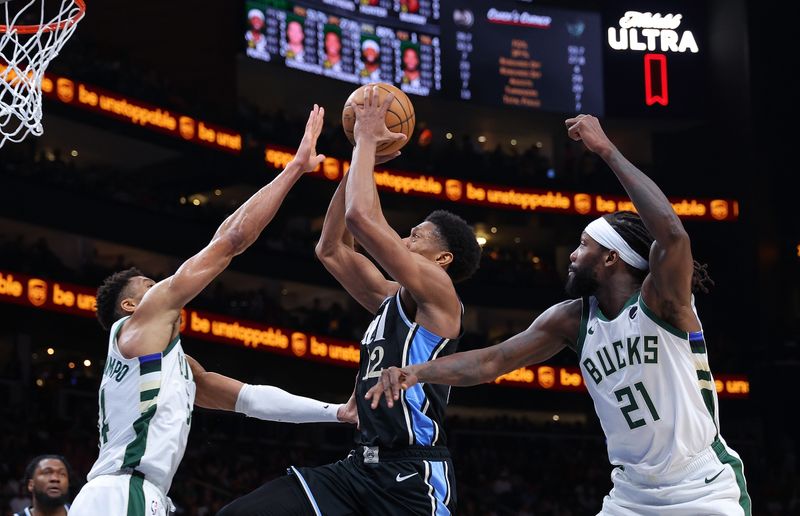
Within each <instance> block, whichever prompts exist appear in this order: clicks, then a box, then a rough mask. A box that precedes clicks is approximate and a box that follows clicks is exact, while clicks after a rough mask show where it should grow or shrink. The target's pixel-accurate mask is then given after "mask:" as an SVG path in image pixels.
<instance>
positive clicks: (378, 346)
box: [219, 87, 480, 516]
mask: <svg viewBox="0 0 800 516" xmlns="http://www.w3.org/2000/svg"><path fill="white" fill-rule="evenodd" d="M365 91H366V98H365V102H364V103H363V105H356V106H355V107H354V109H355V110H356V123H355V128H354V134H355V141H356V146H355V149H354V150H353V159H352V163H351V166H350V171H349V172H348V175H347V176H346V178H345V179H343V180H342V181H341V182H340V183H339V186H338V188H337V190H336V193H334V195H333V198H332V199H331V202H330V205H329V207H328V212H327V214H326V215H325V222H324V224H323V228H322V235H321V237H320V241H319V243H318V244H317V248H316V252H317V256H318V257H319V258H320V260H321V261H322V263H323V264H324V265H325V267H326V268H327V269H328V271H329V272H330V273H331V274H332V275H333V276H334V277H335V278H336V279H337V280H338V281H339V283H340V284H341V285H342V286H343V287H344V288H345V290H347V292H348V293H350V295H351V296H353V298H354V299H355V300H356V301H358V302H359V303H360V304H361V305H362V306H363V307H364V308H366V309H367V310H369V311H370V312H371V313H373V314H375V318H374V319H373V321H372V323H371V324H370V325H369V327H368V328H367V331H366V333H365V334H364V338H363V340H362V341H361V364H360V368H359V373H358V376H357V378H356V393H357V396H356V398H355V399H356V403H357V405H358V416H359V425H360V427H359V432H358V434H357V441H358V444H359V446H358V447H357V448H356V449H355V450H354V451H352V452H351V453H350V455H348V457H347V458H346V459H344V460H341V461H338V462H336V463H334V464H328V465H326V466H321V467H317V468H303V467H294V466H293V467H291V468H289V473H290V474H289V475H286V476H284V477H282V478H279V479H276V480H273V481H272V482H269V483H267V484H265V485H264V486H262V487H260V488H259V489H257V490H255V491H253V492H252V493H250V494H248V495H246V496H244V497H242V498H240V499H239V500H236V501H234V502H232V503H231V504H229V505H228V506H226V507H224V508H223V509H222V511H221V512H220V513H219V516H238V515H249V516H253V515H258V516H267V515H270V516H277V515H299V514H316V515H326V516H336V515H346V514H375V515H377V514H380V515H395V514H396V515H401V514H402V515H408V514H420V515H422V514H439V515H446V514H450V513H451V512H453V511H454V509H455V505H456V490H455V483H454V475H453V464H452V462H451V461H450V454H449V452H448V450H447V448H446V444H447V441H446V436H445V434H444V431H443V430H442V423H443V420H444V412H445V407H446V404H447V398H448V393H449V388H448V387H444V386H435V385H425V386H422V385H417V386H415V387H413V388H411V389H409V390H408V391H407V392H404V393H403V394H402V396H401V397H400V399H399V401H398V404H397V405H395V406H393V407H390V406H388V405H386V404H385V403H384V404H381V406H380V407H379V408H378V409H377V410H375V411H372V410H370V409H369V406H368V404H367V403H366V402H365V401H364V395H365V394H366V392H367V390H368V389H369V388H370V387H371V386H372V385H374V384H375V382H377V381H378V378H379V377H380V374H381V369H382V368H384V367H388V366H391V365H395V366H401V367H402V366H405V365H407V364H416V363H420V362H424V361H426V360H430V359H433V358H436V357H438V356H445V355H449V354H451V353H453V352H455V350H456V347H457V345H458V340H459V338H460V337H461V335H462V327H461V317H462V305H461V302H460V300H459V298H458V295H457V294H456V290H455V286H454V284H455V283H458V282H459V281H463V280H465V279H467V278H469V277H470V276H472V274H473V273H474V272H475V270H476V269H477V267H478V262H479V259H480V247H479V246H478V244H477V242H476V240H475V235H474V233H473V232H472V230H471V229H470V227H469V226H468V225H467V224H466V222H464V221H463V220H462V219H461V218H459V217H457V216H455V215H453V214H452V213H448V212H445V211H436V212H433V213H432V214H431V215H430V216H428V217H427V219H426V220H425V221H423V222H422V223H420V224H419V225H418V226H416V227H414V228H413V229H412V230H411V234H410V236H408V237H406V238H400V236H399V235H398V234H397V233H396V232H395V231H394V230H393V229H392V228H391V227H390V226H389V224H388V223H387V222H386V219H385V218H384V215H383V212H382V210H381V205H380V200H379V198H378V192H377V189H376V187H375V181H374V178H373V168H374V166H375V163H376V158H375V152H376V148H377V147H378V146H379V145H380V144H381V143H387V142H389V141H392V140H396V139H398V138H402V137H403V136H402V135H401V136H398V135H397V133H392V132H391V131H389V130H388V129H387V128H386V123H385V116H386V112H387V110H388V107H389V106H390V105H391V103H392V100H393V96H392V95H391V94H388V95H387V96H386V97H385V98H384V99H383V101H382V102H381V101H380V100H379V95H378V89H377V87H376V88H365ZM396 155H397V153H394V154H392V155H389V156H387V157H386V158H381V159H391V158H392V157H394V156H396ZM353 237H355V239H356V240H357V241H358V242H359V243H360V244H361V245H362V246H363V247H364V249H365V250H366V251H367V252H368V253H370V255H371V256H372V257H373V258H374V259H375V260H376V261H377V262H378V263H379V264H380V266H381V267H383V268H384V270H385V271H386V272H387V273H388V274H389V275H390V276H391V278H392V279H391V280H390V279H387V278H386V277H384V275H383V274H382V273H381V272H380V270H379V269H378V268H377V267H376V266H375V265H374V264H373V263H372V261H370V260H369V259H368V258H367V257H366V256H364V255H362V254H360V253H358V252H356V250H355V249H354V242H353Z"/></svg>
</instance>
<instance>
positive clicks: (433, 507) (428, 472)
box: [422, 460, 436, 516]
mask: <svg viewBox="0 0 800 516" xmlns="http://www.w3.org/2000/svg"><path fill="white" fill-rule="evenodd" d="M422 464H423V465H424V466H425V478H424V479H423V481H424V482H425V485H426V486H428V497H429V498H430V499H431V515H434V516H435V514H436V497H434V496H433V484H431V482H430V479H431V463H430V462H428V461H427V460H424V461H422Z"/></svg>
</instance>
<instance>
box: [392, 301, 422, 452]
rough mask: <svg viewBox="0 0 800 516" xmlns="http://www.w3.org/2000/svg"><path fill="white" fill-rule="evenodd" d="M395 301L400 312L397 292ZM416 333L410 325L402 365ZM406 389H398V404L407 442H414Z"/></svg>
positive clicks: (405, 361)
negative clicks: (406, 432)
mask: <svg viewBox="0 0 800 516" xmlns="http://www.w3.org/2000/svg"><path fill="white" fill-rule="evenodd" d="M397 302H398V305H397V306H398V311H399V312H400V313H401V314H402V313H403V309H402V308H400V304H399V303H400V294H399V292H398V294H397ZM416 333H417V325H416V324H413V325H411V330H410V331H409V332H408V336H407V337H406V342H405V344H403V355H402V362H401V363H402V366H401V367H405V366H407V365H408V350H409V347H410V345H411V342H413V341H414V335H416ZM407 392H408V391H406V390H401V391H400V404H401V405H402V406H403V416H404V417H405V419H406V428H407V429H408V444H414V428H413V427H412V426H411V415H410V414H409V411H408V402H407V401H406V393H407Z"/></svg>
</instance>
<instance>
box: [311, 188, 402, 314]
mask: <svg viewBox="0 0 800 516" xmlns="http://www.w3.org/2000/svg"><path fill="white" fill-rule="evenodd" d="M345 185H346V179H343V180H342V181H341V182H340V183H339V186H338V187H337V188H336V192H335V193H334V194H333V198H332V199H331V202H330V205H329V206H328V212H327V213H326V214H325V222H324V224H323V225H322V235H321V236H320V239H319V242H318V243H317V247H316V253H317V257H318V258H319V260H320V261H321V262H322V264H323V265H324V266H325V268H326V269H327V270H328V272H330V273H331V274H332V275H333V277H334V278H336V280H337V281H338V282H339V283H340V284H341V285H342V286H343V287H344V289H345V290H347V292H348V293H349V294H350V295H351V296H353V299H355V300H356V301H358V302H359V304H361V306H363V307H364V308H366V309H367V310H368V311H369V312H371V313H374V312H375V311H376V310H377V309H378V307H379V306H380V304H381V303H382V302H383V300H384V299H385V298H386V296H389V295H391V294H392V293H394V292H396V291H397V289H398V288H399V285H398V284H397V283H395V282H393V281H389V280H387V279H386V278H385V277H384V276H383V274H382V273H381V271H379V270H378V268H377V267H376V266H375V264H373V263H372V262H371V261H370V260H369V259H368V258H367V257H366V256H364V255H362V254H361V253H358V252H356V250H355V248H354V242H353V236H352V235H351V234H350V232H349V231H347V227H346V226H345V221H344V217H345V207H344V203H345Z"/></svg>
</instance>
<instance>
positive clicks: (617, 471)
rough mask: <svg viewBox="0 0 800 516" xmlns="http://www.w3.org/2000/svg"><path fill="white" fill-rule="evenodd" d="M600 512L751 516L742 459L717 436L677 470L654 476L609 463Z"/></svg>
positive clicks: (611, 514) (630, 515)
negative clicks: (609, 486)
mask: <svg viewBox="0 0 800 516" xmlns="http://www.w3.org/2000/svg"><path fill="white" fill-rule="evenodd" d="M611 480H612V482H613V483H614V487H613V488H612V489H611V492H610V493H609V494H608V495H607V496H606V497H605V498H604V499H603V508H602V510H601V511H600V512H599V513H598V514H599V516H697V515H698V514H702V515H704V516H751V514H752V513H751V508H750V496H749V495H748V494H747V483H746V481H745V478H744V469H743V466H742V461H741V459H740V458H739V456H738V455H737V454H736V452H735V451H733V450H731V449H730V448H727V447H726V446H725V444H724V441H721V440H716V441H715V442H714V444H713V445H712V446H710V447H709V448H708V449H706V450H705V451H704V452H702V453H700V454H699V455H698V456H697V457H696V458H695V459H694V460H692V462H690V463H689V464H688V465H687V466H686V467H685V468H682V470H681V471H679V472H676V473H675V474H668V475H660V476H659V477H658V478H657V479H654V478H651V477H645V476H641V475H637V474H636V473H634V472H633V471H632V470H631V469H630V468H628V469H627V470H626V469H625V468H622V467H617V468H614V470H613V471H612V472H611Z"/></svg>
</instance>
